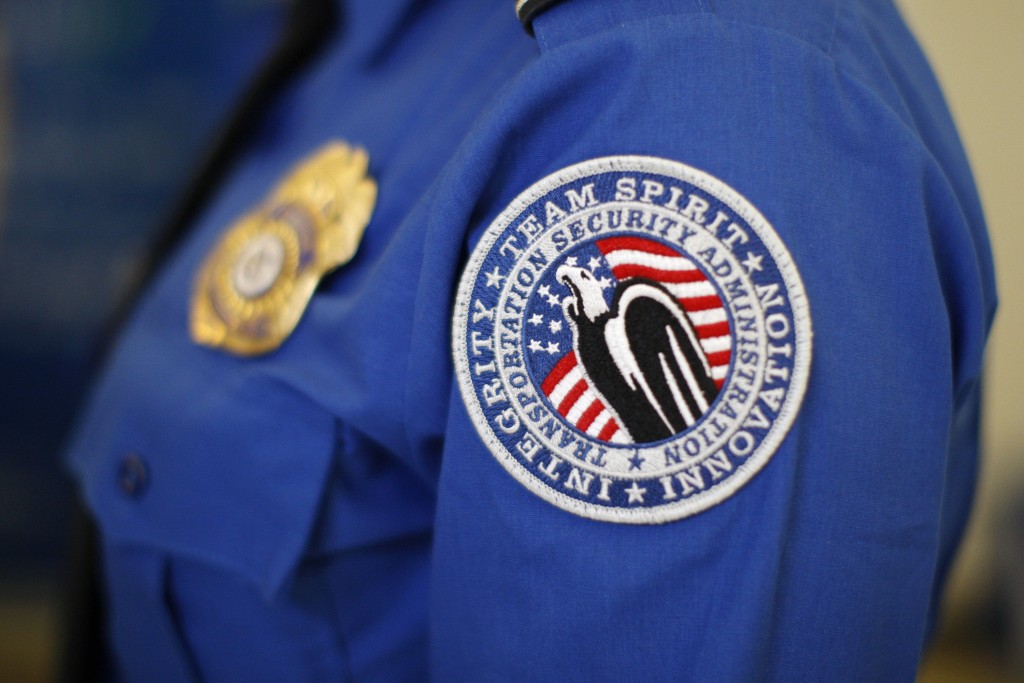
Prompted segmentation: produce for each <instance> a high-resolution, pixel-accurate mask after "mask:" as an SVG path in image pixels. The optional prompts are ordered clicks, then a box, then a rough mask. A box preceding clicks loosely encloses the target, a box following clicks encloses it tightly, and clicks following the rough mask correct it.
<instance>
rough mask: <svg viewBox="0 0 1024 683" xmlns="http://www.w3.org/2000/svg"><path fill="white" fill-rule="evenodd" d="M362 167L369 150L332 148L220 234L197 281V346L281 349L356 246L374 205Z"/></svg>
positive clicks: (244, 351)
mask: <svg viewBox="0 0 1024 683" xmlns="http://www.w3.org/2000/svg"><path fill="white" fill-rule="evenodd" d="M368 163H369V158H368V157H367V155H366V152H365V151H363V150H361V149H353V148H351V147H349V146H348V145H346V144H344V143H342V142H332V143H330V144H328V145H327V146H325V147H323V148H322V149H320V150H318V151H317V152H315V153H314V154H313V155H311V156H310V157H308V158H307V159H305V160H303V161H302V162H301V163H299V164H298V165H297V166H296V167H295V168H294V169H293V170H292V172H291V173H290V174H289V175H288V176H287V177H286V178H285V179H284V180H283V181H282V182H281V183H280V184H279V185H278V186H277V187H275V188H274V190H273V192H271V194H270V196H269V197H268V198H267V199H266V201H264V202H263V203H262V204H261V205H260V206H258V207H257V208H256V209H255V210H253V211H252V212H251V213H249V214H247V215H245V216H243V217H242V218H240V219H239V220H238V221H237V222H235V224H234V225H232V226H231V228H229V229H228V230H227V231H226V232H225V233H224V235H223V237H221V239H220V242H218V243H217V246H216V247H214V249H213V251H212V252H210V255H209V256H208V257H207V258H206V260H205V262H204V263H203V265H202V267H201V268H200V269H199V273H198V277H197V278H196V284H195V290H194V291H193V294H192V315H191V319H190V325H189V327H190V330H191V333H192V339H193V340H194V341H195V342H197V343H199V344H203V345H205V346H212V347H217V348H223V349H226V350H228V351H231V352H233V353H236V354H239V355H243V356H254V355H258V354H261V353H266V352H268V351H272V350H274V349H276V348H277V347H278V346H280V345H281V342H283V341H284V340H285V339H286V338H287V337H288V335H289V334H291V332H292V330H293V329H295V326H296V325H297V324H298V322H299V319H300V318H301V317H302V313H303V311H305V310H306V305H307V304H308V303H309V300H310V298H311V297H312V296H313V290H314V289H316V286H317V284H318V283H319V282H320V279H321V278H322V277H323V276H324V275H325V274H326V273H328V272H330V271H331V270H333V269H335V268H337V267H338V266H341V265H344V264H345V263H347V262H348V261H349V260H350V259H351V258H352V256H353V255H354V254H355V252H356V248H357V247H358V246H359V241H360V240H361V239H362V236H363V231H364V230H365V229H366V224H367V223H369V221H370V214H371V213H372V212H373V207H374V204H375V203H376V201H377V183H376V182H374V181H373V179H372V178H370V177H368V175H367V165H368Z"/></svg>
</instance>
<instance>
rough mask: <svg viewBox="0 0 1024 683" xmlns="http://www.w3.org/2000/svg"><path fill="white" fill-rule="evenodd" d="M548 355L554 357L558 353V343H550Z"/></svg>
mask: <svg viewBox="0 0 1024 683" xmlns="http://www.w3.org/2000/svg"><path fill="white" fill-rule="evenodd" d="M547 351H548V353H550V354H551V355H552V356H553V355H555V354H556V353H558V342H548V349H547Z"/></svg>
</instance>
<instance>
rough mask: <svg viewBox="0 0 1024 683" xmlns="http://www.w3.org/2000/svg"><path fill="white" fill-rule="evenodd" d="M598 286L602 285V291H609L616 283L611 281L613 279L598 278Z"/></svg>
mask: <svg viewBox="0 0 1024 683" xmlns="http://www.w3.org/2000/svg"><path fill="white" fill-rule="evenodd" d="M597 284H599V285H601V289H608V288H609V287H612V286H613V285H614V284H615V283H613V282H612V281H611V278H607V277H599V278H597Z"/></svg>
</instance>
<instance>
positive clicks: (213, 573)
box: [70, 0, 995, 682]
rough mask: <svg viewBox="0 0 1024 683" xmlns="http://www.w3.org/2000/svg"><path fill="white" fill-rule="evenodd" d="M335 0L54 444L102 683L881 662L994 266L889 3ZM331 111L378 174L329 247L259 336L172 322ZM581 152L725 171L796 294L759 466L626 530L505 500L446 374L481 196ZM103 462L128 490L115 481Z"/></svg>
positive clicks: (944, 565) (931, 538) (934, 519)
mask: <svg viewBox="0 0 1024 683" xmlns="http://www.w3.org/2000/svg"><path fill="white" fill-rule="evenodd" d="M344 9H345V12H346V16H347V20H346V24H345V28H344V30H343V31H342V32H341V34H340V35H339V37H338V39H337V41H336V43H335V44H334V45H332V46H331V48H330V50H329V51H328V52H327V53H326V54H325V55H324V56H323V57H322V58H321V59H320V60H319V61H318V62H317V64H316V65H315V67H314V68H313V69H311V70H310V71H309V72H308V73H306V74H305V75H304V76H303V77H301V78H300V79H298V80H296V82H295V83H294V84H292V85H291V86H290V87H289V88H288V90H287V92H286V93H284V95H283V96H282V97H281V98H280V99H279V100H278V101H277V103H276V104H275V106H274V107H273V109H272V110H270V111H268V112H267V115H266V117H265V120H264V121H263V124H262V127H261V129H260V130H259V135H258V136H257V137H256V140H255V142H254V143H253V144H252V145H251V146H250V147H249V148H248V149H247V150H246V151H245V153H244V154H243V156H242V158H241V159H240V161H239V162H238V163H237V165H236V166H235V167H234V170H233V172H232V173H231V174H230V177H229V178H228V179H227V181H226V182H225V183H224V185H223V187H221V188H218V191H217V194H216V198H215V200H214V201H213V202H212V203H211V204H210V205H209V207H208V208H207V209H206V211H205V213H204V214H203V215H202V217H201V218H200V220H198V221H197V223H196V225H195V226H194V227H193V229H192V230H191V232H190V234H189V236H188V239H187V240H186V241H185V242H184V243H183V245H182V246H181V248H180V249H179V250H178V251H177V252H176V253H175V254H173V257H172V258H171V259H170V261H169V262H168V263H167V264H166V266H165V268H164V269H163V271H162V274H161V276H160V277H159V278H158V280H157V281H156V283H155V284H154V286H153V287H152V288H151V290H150V291H149V292H147V293H146V295H145V297H144V299H143V301H142V304H141V305H140V307H139V308H138V310H137V311H136V313H135V315H134V316H133V318H132V320H131V321H130V323H129V325H128V326H127V328H126V329H125V331H124V334H123V337H122V339H121V342H120V344H119V345H118V347H117V348H116V350H115V353H114V354H113V355H112V357H111V360H110V362H109V364H108V367H107V369H106V372H105V374H104V377H103V379H102V381H101V382H100V384H99V386H98V387H97V390H96V392H95V395H94V398H93V400H92V403H91V405H90V407H89V409H88V411H87V413H86V415H85V416H84V419H83V421H82V427H81V429H80V430H79V433H78V437H77V439H76V441H75V443H74V445H73V448H72V450H71V454H70V458H71V462H72V464H73V467H74V469H75V470H76V472H77V474H78V476H79V477H80V479H81V482H82V486H83V489H84V491H85V494H86V496H87V499H88V501H89V503H90V504H91V506H92V508H93V510H94V511H95V513H96V515H97V517H98V520H99V523H100V526H101V529H102V533H103V538H104V547H105V551H106V566H107V567H108V572H107V578H108V591H109V593H110V595H111V596H112V598H113V599H112V601H111V605H112V610H113V624H114V628H113V633H112V641H113V647H114V649H115V652H116V655H117V660H118V662H119V664H120V666H121V668H122V673H123V675H124V677H125V678H126V679H128V680H139V681H143V680H147V681H148V680H163V679H167V677H168V676H170V678H172V679H175V678H179V679H186V678H187V676H192V675H194V676H196V677H198V678H199V679H201V680H211V681H216V680H252V681H257V680H282V679H288V680H311V681H316V680H331V679H335V680H353V681H398V680H435V681H444V682H448V681H474V682H479V681H507V680H524V681H615V680H643V681H651V682H654V681H679V680H713V681H750V680H787V681H793V680H807V681H820V680H850V681H862V680H912V679H913V677H914V673H915V671H916V667H917V664H918V661H919V657H920V654H921V651H922V648H923V647H924V645H925V644H926V641H927V638H928V634H929V632H930V629H931V628H932V625H933V621H934V618H935V613H936V607H937V601H938V599H939V595H940V589H941V585H942V581H943V579H944V577H945V574H946V572H947V571H948V568H949V563H950V561H951V557H952V554H953V551H954V549H955V547H956V544H957V541H958V539H959V537H960V534H961V532H962V530H963V526H964V524H965V521H966V517H967V514H968V510H969V507H970V500H971V496H972V491H973V485H974V478H975V468H976V459H977V429H978V413H977V408H978V396H979V389H978V387H979V376H980V373H981V367H982V351H983V347H984V343H985V339H986V336H987V333H988V329H989V326H990V324H991V320H992V316H993V312H994V308H995V293H994V280H993V274H992V264H991V259H990V255H989V247H988V244H987V238H986V236H985V229H984V222H983V218H982V215H981V210H980V207H979V204H978V200H977V196H976V194H975V191H974V189H973V184H972V180H971V176H970V171H969V169H968V166H967V162H966V159H965V157H964V155H963V152H962V150H961V148H960V144H959V142H958V139H957V136H956V132H955V130H954V128H953V124H952V122H951V120H950V118H949V115H948V113H947V111H946V109H945V106H944V104H943V101H942V97H941V94H940V93H939V91H938V89H937V86H936V85H935V82H934V79H933V77H932V76H931V74H930V71H929V70H928V67H927V64H926V63H925V61H924V59H923V57H922V56H921V54H920V52H919V50H918V49H917V47H916V45H915V43H914V42H913V39H912V38H911V37H910V36H909V34H908V33H907V31H906V29H905V28H904V26H903V24H902V22H901V20H900V18H899V16H898V14H897V13H896V11H895V9H894V8H893V7H892V5H891V4H890V3H889V2H887V1H884V0H858V1H856V2H843V3H838V2H828V1H826V0H820V1H811V0H780V1H779V2H773V3H763V2H760V1H759V0H693V1H692V2H667V1H666V2H656V3H652V2H640V1H639V0H566V1H565V2H562V3H559V4H557V5H555V6H554V7H553V8H551V9H549V10H548V11H546V12H545V13H543V14H541V15H540V16H538V17H537V18H536V19H535V21H534V29H535V32H536V40H533V39H531V38H530V37H529V36H527V35H526V34H525V33H524V32H523V31H522V29H521V27H520V26H519V25H518V23H517V21H516V18H515V14H514V11H513V7H512V3H511V2H507V1H506V0H491V1H489V2H480V1H479V0H437V1H434V2H416V1H414V0H377V1H376V2H373V3H345V4H344ZM333 138H340V139H344V140H347V141H350V142H351V143H353V144H357V145H360V146H363V147H365V148H366V149H367V150H368V152H369V156H370V170H371V173H372V174H373V175H374V177H375V178H376V179H377V181H378V183H379V186H380V194H379V199H378V203H377V207H376V210H375V213H374V215H373V219H372V221H371V222H370V224H369V226H368V228H367V231H366V234H365V236H364V238H363V241H362V244H361V246H360V249H359V252H358V254H357V256H356V257H355V259H354V260H353V261H352V262H351V263H350V264H348V265H346V266H344V267H343V268H342V269H340V270H339V271H338V272H336V273H335V274H333V275H331V276H329V277H328V278H327V279H326V280H325V281H324V282H323V283H322V285H321V287H320V289H319V290H318V291H317V293H316V295H315V296H314V298H313V301H312V303H311V304H310V306H309V308H308V309H307V310H306V312H305V314H304V316H303V319H302V321H301V322H300V324H299V326H298V328H297V329H296V330H295V332H294V333H293V334H292V335H291V336H290V338H289V339H288V340H287V341H286V342H285V343H284V344H283V345H282V346H281V348H280V349H279V350H277V351H275V352H273V353H271V354H268V355H266V356H262V357H258V358H246V359H243V358H237V357H234V356H232V355H230V354H227V353H224V352H221V351H215V350H210V349H206V348H202V347H199V346H197V345H195V344H193V343H192V342H191V341H190V340H189V337H188V324H187V321H188V307H189V298H190V292H191V286H192V282H193V278H194V275H195V272H196V270H197V268H198V266H199V264H200V263H201V262H202V260H203V258H204V256H205V255H206V254H207V252H208V251H209V250H210V249H211V248H212V246H213V245H214V244H215V243H216V241H217V239H218V238H219V236H220V235H221V234H222V232H223V230H225V229H226V228H227V227H228V226H230V225H231V223H232V222H233V221H234V220H235V219H236V218H237V217H239V216H241V215H243V214H244V213H245V212H247V211H248V210H250V209H251V208H252V207H253V206H254V205H256V204H257V203H258V202H259V201H260V200H261V199H262V198H263V196H264V195H265V193H266V192H268V190H270V189H271V188H272V187H273V185H274V183H275V182H276V181H277V180H278V178H280V177H281V176H282V175H283V174H284V173H285V172H286V171H287V169H288V168H289V167H291V166H292V165H293V164H294V163H295V162H296V161H297V160H299V159H300V158H302V157H303V156H305V155H307V154H308V153H310V152H311V151H313V150H315V149H316V148H318V147H319V146H320V145H322V144H323V143H324V142H326V141H328V140H330V139H333ZM616 154H642V155H653V156H658V157H664V158H667V159H672V160H677V161H682V162H684V163H686V164H688V165H690V166H694V167H696V168H699V169H702V170H703V171H706V172H708V173H710V174H712V175H714V176H716V177H718V178H721V179H723V180H724V181H725V182H726V183H728V184H729V185H730V186H731V187H733V188H736V189H737V190H738V191H739V192H741V193H742V194H743V195H744V196H745V197H746V198H747V199H748V200H749V201H750V202H751V203H752V204H753V205H754V206H756V207H757V208H758V209H759V210H760V211H761V213H763V214H764V215H765V216H766V217H767V218H768V219H769V220H770V221H771V223H772V225H773V226H774V228H775V230H776V232H777V233H778V235H779V237H780V238H781V240H782V241H783V242H784V243H785V244H786V246H787V247H788V249H789V251H790V253H791V254H792V257H793V260H794V262H795V263H796V265H797V267H798V268H799V271H800V274H801V276H802V278H803V281H804V285H805V287H806V292H807V297H808V300H809V303H810V307H811V311H812V316H813V327H814V335H815V336H814V354H813V361H812V370H811V375H810V381H809V385H808V390H807V395H806V397H805V399H804V401H803V406H802V408H801V411H800V414H799V416H798V418H797V419H796V421H795V423H794V425H793V427H792V429H791V430H790V433H789V435H788V437H787V438H786V439H785V441H784V442H783V443H782V445H781V447H780V448H779V449H778V452H777V453H776V454H775V456H774V457H773V458H772V460H771V462H770V463H769V464H768V465H767V466H766V467H765V469H764V470H763V471H761V472H760V473H759V474H758V475H757V476H756V477H755V478H754V479H752V480H751V481H750V482H749V483H747V484H746V485H745V486H744V487H743V488H742V489H740V490H739V491H738V492H736V493H735V494H734V495H732V496H731V497H729V498H728V499H727V500H725V501H724V502H722V503H721V504H719V505H717V506H715V507H713V508H711V509H710V510H707V511H705V512H703V513H701V514H699V515H697V516H695V517H692V518H688V519H684V520H681V521H677V522H673V523H670V524H665V525H661V526H632V525H619V524H612V523H606V522H596V521H591V520H587V519H583V518H581V517H578V516H575V515H572V514H570V513H567V512H564V511H562V510H559V509H558V508H556V507H554V506H552V505H550V504H548V503H547V502H545V501H543V500H542V499H540V498H539V497H537V496H535V495H534V494H532V493H530V492H529V491H528V490H527V489H526V488H525V487H524V486H522V485H521V484H519V483H518V482H517V481H515V480H514V479H513V478H512V477H510V476H509V475H508V474H507V473H506V472H505V471H504V470H503V469H502V467H501V466H500V465H499V464H498V462H497V461H496V460H495V459H494V458H493V457H492V456H491V455H490V454H489V453H488V451H487V448H486V446H485V445H484V444H483V443H482V441H481V440H480V437H479V436H478V435H477V432H476V430H475V429H474V427H473V424H472V423H471V421H470V419H469V417H468V415H467V411H466V408H465V406H464V404H463V402H462V398H461V397H460V395H459V392H458V389H457V387H456V383H455V379H454V377H453V370H452V364H451V352H450V348H451V339H450V334H451V316H452V302H453V298H454V292H455V287H456V285H457V282H458V278H459V276H460V274H461V272H462V268H463V265H464V262H465V259H466V256H467V253H468V251H469V250H471V249H472V247H473V246H474V245H475V244H476V242H477V240H478V239H479V237H480V235H481V233H482V232H483V230H484V229H485V228H486V227H487V225H488V224H489V223H490V221H491V220H492V219H493V218H494V217H495V216H496V215H497V214H498V213H499V212H501V211H502V210H503V209H504V208H505V206H507V205H508V203H509V202H510V201H511V200H512V198H514V197H515V196H516V195H517V194H518V193H520V192H521V191H523V190H524V189H526V188H527V187H529V186H530V185H531V184H532V183H534V182H536V181H537V180H539V179H540V178H542V177H544V176H545V175H547V174H549V173H551V172H554V171H556V170H558V169H560V168H563V167H566V166H568V165H570V164H573V163H576V162H579V161H583V160H586V159H591V158H595V157H600V156H606V155H616ZM129 454H134V457H137V458H140V459H141V460H142V462H144V463H145V467H146V485H145V486H144V487H131V488H130V489H129V491H125V490H122V489H121V488H119V486H118V477H117V472H118V469H119V467H120V463H121V462H122V461H123V460H124V458H125V457H126V456H128V455H129ZM168 672H171V673H168ZM179 674H180V676H179ZM161 677H163V678H161Z"/></svg>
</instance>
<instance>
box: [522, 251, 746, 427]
mask: <svg viewBox="0 0 1024 683" xmlns="http://www.w3.org/2000/svg"><path fill="white" fill-rule="evenodd" d="M563 262H564V263H567V264H569V265H572V266H577V267H584V268H586V269H587V270H589V271H590V272H591V273H592V274H593V276H594V278H595V279H596V280H597V281H598V282H599V283H600V285H601V287H602V289H603V290H604V293H605V299H606V301H607V302H608V303H609V304H610V303H611V301H612V294H613V292H614V291H615V288H616V286H617V285H618V284H619V283H620V282H624V281H627V280H629V279H631V278H645V279H647V280H652V281H655V282H657V283H659V284H661V285H662V286H664V287H665V288H666V289H667V290H668V291H669V292H670V293H671V294H672V296H674V297H675V298H676V300H677V301H678V302H679V303H680V305H681V306H682V308H683V310H685V311H686V314H687V316H688V317H689V319H690V321H691V323H692V324H693V326H694V330H695V332H696V334H697V337H698V340H699V343H700V346H701V348H702V349H703V352H704V355H705V358H706V359H707V362H708V365H709V366H710V369H711V377H712V379H713V381H714V382H715V385H716V386H717V387H718V388H719V389H721V388H722V385H723V384H724V383H725V379H726V375H727V374H728V371H729V363H730V360H731V358H732V346H733V345H732V335H731V332H730V324H729V318H728V315H727V313H726V310H725V305H724V304H723V302H722V299H721V297H720V296H719V294H718V291H717V290H716V288H715V286H714V285H713V284H712V282H711V281H710V280H709V279H708V277H707V275H705V273H704V272H703V271H702V270H701V269H700V268H699V267H698V266H697V265H696V264H695V263H694V262H693V261H692V260H691V259H690V258H688V257H686V256H684V255H683V254H681V253H679V252H678V251H677V250H676V249H674V248H672V247H671V246H669V245H667V244H664V243H662V242H660V241H656V240H654V239H650V238H647V237H643V236H634V235H620V236H614V237H608V238H605V239H600V240H596V241H594V242H590V243H588V244H585V245H583V246H580V247H578V248H576V249H574V250H573V251H572V255H571V256H568V257H566V258H565V260H564V261H563ZM556 265H557V264H556ZM556 269H557V268H555V267H552V268H549V269H548V274H547V276H546V278H545V279H544V280H543V281H542V282H541V284H540V286H539V287H538V289H537V294H538V295H537V296H534V297H533V300H532V301H531V304H530V306H529V308H528V310H527V312H526V325H525V326H524V335H525V342H526V345H525V346H526V349H527V355H528V357H529V362H530V365H531V368H532V370H533V375H534V377H535V378H538V379H539V383H540V387H541V391H542V392H543V393H544V395H545V396H547V398H548V400H549V401H550V403H551V405H552V406H553V407H554V409H555V410H556V411H557V412H558V413H559V414H560V415H561V416H562V417H563V418H565V420H566V421H567V422H569V424H571V425H573V426H574V427H575V428H576V429H578V430H580V431H581V432H583V433H585V434H587V435H589V436H590V437H592V438H595V439H597V440H599V441H604V442H606V443H611V444H620V445H621V444H630V443H632V439H631V438H630V436H629V434H628V433H627V431H626V430H625V429H623V428H622V427H621V426H620V425H619V424H618V422H617V421H616V419H615V416H614V414H613V412H612V411H611V410H609V408H608V406H607V401H606V400H605V399H604V398H603V397H602V396H601V395H600V394H599V393H598V392H597V390H596V389H595V388H594V387H593V386H592V383H591V382H590V381H589V379H588V377H587V375H586V373H585V371H584V369H583V367H582V365H581V364H580V363H579V360H578V358H577V357H576V353H575V351H574V350H573V339H572V333H571V330H570V329H569V325H568V322H567V321H566V320H565V318H564V315H563V312H562V307H561V301H562V300H563V299H564V298H565V297H566V296H567V295H568V290H567V289H566V287H565V286H564V285H562V284H561V283H558V282H557V281H556V280H555V279H554V277H553V276H552V275H551V273H553V272H554V271H555V270H556Z"/></svg>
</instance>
